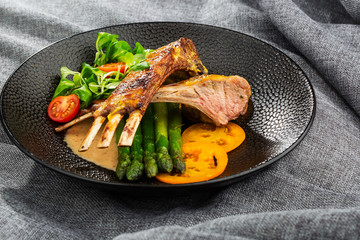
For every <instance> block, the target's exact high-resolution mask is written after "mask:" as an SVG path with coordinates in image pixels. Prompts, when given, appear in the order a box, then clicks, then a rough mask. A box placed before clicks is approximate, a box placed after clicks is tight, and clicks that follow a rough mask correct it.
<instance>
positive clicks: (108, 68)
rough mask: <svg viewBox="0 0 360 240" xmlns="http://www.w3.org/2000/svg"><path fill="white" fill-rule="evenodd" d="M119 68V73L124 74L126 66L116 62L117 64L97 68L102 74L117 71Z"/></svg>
mask: <svg viewBox="0 0 360 240" xmlns="http://www.w3.org/2000/svg"><path fill="white" fill-rule="evenodd" d="M119 66H120V73H124V72H125V71H126V64H125V63H123V62H117V63H108V64H105V65H102V66H99V67H98V69H100V70H101V71H104V72H113V71H117V70H118V68H119Z"/></svg>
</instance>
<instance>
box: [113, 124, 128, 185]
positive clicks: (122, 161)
mask: <svg viewBox="0 0 360 240" xmlns="http://www.w3.org/2000/svg"><path fill="white" fill-rule="evenodd" d="M124 126H125V119H122V120H121V121H120V123H119V125H118V126H117V128H116V131H115V139H116V143H118V142H119V139H120V135H121V133H122V131H123V129H124ZM130 163H131V158H130V148H129V147H118V164H117V166H116V176H117V177H118V178H119V180H121V179H123V177H124V176H125V173H126V168H127V166H129V165H130Z"/></svg>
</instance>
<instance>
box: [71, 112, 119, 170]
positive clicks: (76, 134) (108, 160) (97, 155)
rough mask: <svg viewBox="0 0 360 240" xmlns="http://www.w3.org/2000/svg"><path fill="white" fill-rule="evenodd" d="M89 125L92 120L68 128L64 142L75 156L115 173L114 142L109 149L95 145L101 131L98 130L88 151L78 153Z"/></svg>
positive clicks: (116, 160)
mask: <svg viewBox="0 0 360 240" xmlns="http://www.w3.org/2000/svg"><path fill="white" fill-rule="evenodd" d="M91 124H92V119H88V120H85V121H83V122H80V123H78V124H76V125H74V126H72V127H71V128H69V129H68V130H67V131H66V134H65V139H64V140H65V142H66V143H67V145H68V146H69V147H70V148H71V150H73V152H74V153H75V154H76V155H78V156H80V157H82V158H84V159H85V160H87V161H89V162H92V163H95V164H96V165H98V166H101V167H103V168H107V169H110V170H113V171H115V169H116V165H117V162H118V159H117V146H116V144H115V140H114V141H112V142H111V144H110V146H109V148H105V149H100V148H97V147H96V144H97V143H98V142H99V140H100V136H101V133H102V129H100V131H99V132H98V134H97V135H96V137H95V139H94V141H93V144H92V145H91V146H90V148H89V150H87V151H85V152H79V151H78V149H79V148H80V146H81V143H82V141H83V140H84V138H85V137H86V134H87V132H88V131H89V129H90V127H91Z"/></svg>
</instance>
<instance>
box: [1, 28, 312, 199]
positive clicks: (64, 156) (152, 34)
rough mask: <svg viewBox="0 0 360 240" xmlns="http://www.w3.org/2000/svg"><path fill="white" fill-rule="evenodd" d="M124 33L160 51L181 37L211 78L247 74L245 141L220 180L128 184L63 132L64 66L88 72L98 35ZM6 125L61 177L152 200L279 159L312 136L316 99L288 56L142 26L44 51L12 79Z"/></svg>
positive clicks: (246, 41)
mask: <svg viewBox="0 0 360 240" xmlns="http://www.w3.org/2000/svg"><path fill="white" fill-rule="evenodd" d="M100 31H103V32H109V33H113V34H118V35H119V39H123V40H125V41H127V42H129V43H130V44H131V45H132V46H134V44H135V42H136V41H138V42H140V43H141V44H142V45H143V46H144V47H145V48H153V49H155V48H158V47H160V46H163V45H166V44H168V43H170V42H172V41H175V40H177V39H179V38H180V37H183V36H184V37H188V38H190V39H192V40H193V42H194V44H195V46H196V47H197V49H198V52H199V54H200V58H201V59H202V61H203V63H204V65H205V66H206V67H207V68H208V70H209V73H214V74H223V75H240V76H242V77H245V78H246V79H247V80H248V82H249V83H250V85H251V88H252V96H251V98H250V100H251V101H250V104H249V110H248V113H247V115H246V116H242V117H240V118H239V119H238V120H236V121H235V122H237V123H239V124H240V125H241V126H242V127H243V128H244V130H245V132H246V135H247V138H246V140H245V142H244V143H243V144H242V145H241V146H240V147H238V148H237V149H235V150H234V151H232V152H230V153H229V165H228V167H227V169H226V170H225V172H224V173H223V174H222V175H221V176H219V177H218V178H216V179H213V180H210V181H206V182H201V183H193V184H184V185H167V184H163V183H159V182H157V181H143V182H138V183H129V182H120V181H118V180H117V179H116V176H115V174H114V173H113V172H111V171H109V170H106V169H103V168H101V167H98V166H96V165H94V164H92V163H89V162H87V161H85V160H83V159H82V158H80V157H78V156H76V155H74V154H73V153H72V151H71V150H70V149H69V148H68V147H67V146H66V143H65V142H64V141H63V133H55V131H54V127H55V126H56V124H55V123H54V122H52V121H51V120H50V119H49V118H48V117H47V113H46V110H47V105H48V103H49V102H50V101H51V97H52V94H53V92H54V90H55V88H56V86H57V84H58V82H59V80H60V67H61V66H67V67H69V68H70V69H73V70H80V69H81V64H82V63H83V62H87V63H90V64H92V63H93V60H94V55H95V52H96V50H95V40H96V37H97V34H98V32H100ZM0 110H1V112H0V113H1V118H2V123H3V125H4V128H5V130H6V131H7V133H8V134H9V136H10V138H11V139H12V140H13V142H14V143H15V144H16V145H17V146H18V147H19V148H20V149H21V150H22V151H23V152H25V153H26V154H27V155H28V156H30V157H31V158H33V159H34V160H36V161H37V162H39V163H41V164H44V165H45V166H47V167H50V168H51V169H54V170H56V171H58V172H61V173H65V174H66V175H68V176H71V177H75V178H77V179H81V180H85V181H86V182H89V183H92V184H96V185H98V186H100V187H103V188H106V189H113V190H119V191H127V192H138V191H139V189H141V190H142V192H143V193H144V192H147V193H150V194H155V193H162V192H164V191H165V192H166V191H167V192H174V191H178V192H183V191H188V190H190V191H192V190H195V189H208V188H212V187H221V186H225V185H228V184H230V183H232V182H235V181H238V180H240V179H242V178H243V177H245V176H248V175H250V174H251V173H252V172H255V171H258V170H260V169H262V168H264V167H265V166H267V165H269V164H270V163H272V162H274V161H276V160H278V159H279V158H281V157H282V156H284V155H285V154H286V153H288V152H289V151H290V150H291V149H293V148H294V147H295V146H296V145H297V144H298V143H299V142H300V141H301V140H302V139H303V137H304V136H305V134H306V133H307V131H308V130H309V128H310V126H311V123H312V120H313V117H314V114H315V97H314V93H313V89H312V87H311V84H310V82H309V80H308V79H307V77H306V76H305V74H304V73H303V71H302V70H301V69H300V68H299V67H298V66H297V65H296V64H295V63H294V62H293V61H292V60H291V59H290V58H289V57H287V56H286V55H285V54H284V53H282V52H281V51H279V50H278V49H276V48H274V47H271V46H270V45H268V44H266V43H264V42H262V41H260V40H257V39H255V38H253V37H250V36H248V35H245V34H242V33H239V32H234V31H231V30H227V29H223V28H218V27H212V26H207V25H199V24H192V23H135V24H126V25H118V26H111V27H106V28H102V29H96V30H92V31H89V32H85V33H81V34H77V35H74V36H72V37H69V38H66V39H64V40H61V41H59V42H56V43H54V44H52V45H50V46H49V47H47V48H45V49H43V50H41V51H40V52H38V53H36V54H35V55H33V56H32V57H31V58H29V59H28V60H27V61H25V62H24V63H23V64H22V65H21V66H20V67H19V68H18V69H17V70H16V71H15V72H14V73H13V74H12V75H11V76H10V78H9V79H8V81H7V82H6V84H5V86H4V88H3V90H2V94H1V109H0Z"/></svg>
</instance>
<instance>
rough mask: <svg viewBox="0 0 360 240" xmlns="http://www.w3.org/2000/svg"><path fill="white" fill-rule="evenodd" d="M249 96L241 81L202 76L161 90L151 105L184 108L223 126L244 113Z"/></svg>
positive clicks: (248, 89)
mask: <svg viewBox="0 0 360 240" xmlns="http://www.w3.org/2000/svg"><path fill="white" fill-rule="evenodd" d="M250 96H251V89H250V85H249V83H248V82H247V81H246V80H245V79H244V78H242V77H239V76H222V75H207V74H204V75H200V76H195V77H192V78H190V79H189V80H185V81H182V82H178V83H174V84H169V85H165V86H163V87H161V88H160V89H159V90H158V91H157V92H156V94H155V95H154V97H153V98H152V100H151V101H152V102H176V103H181V104H185V105H188V106H190V107H193V108H195V109H197V110H199V111H200V112H202V113H204V114H205V115H206V116H207V117H209V118H210V119H211V120H212V122H214V123H215V124H216V125H225V124H227V123H228V122H229V121H230V120H234V119H236V118H238V117H239V115H244V114H245V113H246V110H247V106H248V100H249V97H250Z"/></svg>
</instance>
